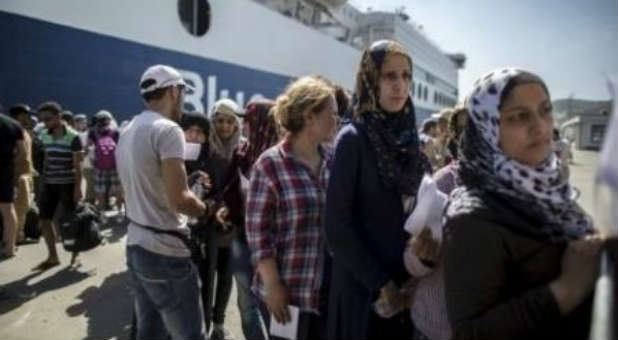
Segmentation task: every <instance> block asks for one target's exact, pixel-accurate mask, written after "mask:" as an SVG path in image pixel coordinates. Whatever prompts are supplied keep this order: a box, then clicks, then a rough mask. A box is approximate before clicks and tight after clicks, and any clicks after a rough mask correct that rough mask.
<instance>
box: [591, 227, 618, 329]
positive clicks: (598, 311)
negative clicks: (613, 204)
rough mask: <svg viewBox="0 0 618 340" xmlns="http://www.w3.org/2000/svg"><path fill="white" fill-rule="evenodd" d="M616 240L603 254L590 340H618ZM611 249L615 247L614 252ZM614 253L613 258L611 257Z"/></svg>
mask: <svg viewBox="0 0 618 340" xmlns="http://www.w3.org/2000/svg"><path fill="white" fill-rule="evenodd" d="M617 246H618V242H617V241H616V240H615V239H614V240H611V241H609V242H608V243H607V245H606V247H605V249H603V252H602V254H601V271H600V276H599V279H598V280H597V283H596V287H595V293H594V306H593V310H592V322H591V327H590V339H595V340H596V339H598V340H609V339H616V335H617V334H616V247H617ZM611 247H614V249H613V250H612V249H611ZM612 251H613V256H612V255H611V254H612Z"/></svg>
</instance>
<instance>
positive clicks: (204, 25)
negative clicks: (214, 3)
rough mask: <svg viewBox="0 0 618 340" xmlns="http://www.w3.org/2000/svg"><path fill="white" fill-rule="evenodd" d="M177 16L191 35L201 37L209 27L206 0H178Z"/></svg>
mask: <svg viewBox="0 0 618 340" xmlns="http://www.w3.org/2000/svg"><path fill="white" fill-rule="evenodd" d="M178 16H179V17H180V22H181V23H182V26H184V28H185V29H186V30H187V32H189V33H190V34H191V35H194V36H196V37H201V36H203V35H204V34H206V32H208V29H209V28H210V4H209V3H208V1H207V0H178Z"/></svg>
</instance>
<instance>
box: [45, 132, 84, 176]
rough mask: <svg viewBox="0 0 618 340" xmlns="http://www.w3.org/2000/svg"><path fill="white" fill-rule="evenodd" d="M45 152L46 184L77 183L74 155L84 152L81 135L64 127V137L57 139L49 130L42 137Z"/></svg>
mask: <svg viewBox="0 0 618 340" xmlns="http://www.w3.org/2000/svg"><path fill="white" fill-rule="evenodd" d="M40 139H41V141H42V142H43V149H44V150H45V163H44V165H43V177H44V182H45V183H46V184H71V183H75V166H74V165H73V154H74V153H75V152H80V151H82V142H81V140H80V138H79V133H78V132H77V131H75V130H73V129H72V128H70V127H69V126H66V125H65V126H64V135H63V136H61V137H60V138H58V139H55V138H54V137H53V135H52V133H50V132H49V131H48V130H47V129H45V130H43V132H42V133H41V137H40Z"/></svg>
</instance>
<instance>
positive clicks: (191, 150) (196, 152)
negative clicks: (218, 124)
mask: <svg viewBox="0 0 618 340" xmlns="http://www.w3.org/2000/svg"><path fill="white" fill-rule="evenodd" d="M201 150H202V144H197V143H186V144H185V161H194V160H196V159H197V158H198V157H199V156H200V151H201Z"/></svg>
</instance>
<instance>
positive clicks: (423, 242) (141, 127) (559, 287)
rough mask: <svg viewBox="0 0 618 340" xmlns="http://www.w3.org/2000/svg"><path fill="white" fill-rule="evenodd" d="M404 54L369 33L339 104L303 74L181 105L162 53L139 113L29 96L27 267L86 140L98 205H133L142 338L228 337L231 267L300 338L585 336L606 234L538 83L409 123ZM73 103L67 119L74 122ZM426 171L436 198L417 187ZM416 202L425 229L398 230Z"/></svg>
mask: <svg viewBox="0 0 618 340" xmlns="http://www.w3.org/2000/svg"><path fill="white" fill-rule="evenodd" d="M413 70H414V61H413V59H412V57H411V55H410V53H409V52H408V51H406V50H405V49H404V48H403V47H402V45H400V44H399V43H397V42H395V41H390V40H381V41H377V42H374V43H373V44H371V46H369V47H368V48H367V49H366V50H365V51H364V52H363V54H362V57H361V61H360V64H359V66H358V72H357V76H356V82H355V84H356V86H355V89H354V97H353V98H354V100H353V101H352V103H351V104H350V98H349V95H348V94H347V93H346V92H345V90H343V89H342V88H341V87H340V86H338V85H336V84H333V83H332V82H331V81H329V80H328V79H326V78H324V77H322V76H317V75H308V76H303V77H299V78H298V79H295V80H294V81H292V82H291V83H290V84H289V86H288V87H287V88H286V89H285V90H284V91H283V92H282V93H281V94H280V95H279V96H278V97H277V98H274V99H272V100H269V99H260V100H255V101H252V102H250V103H248V104H247V106H246V108H241V107H239V106H238V104H237V103H235V102H234V101H233V100H231V99H221V100H219V101H217V102H216V103H214V105H213V108H212V111H211V112H209V113H203V112H190V113H184V112H183V100H184V93H185V91H186V90H187V89H188V88H189V86H190V85H189V84H187V83H186V82H185V81H184V80H183V78H182V76H181V75H180V73H179V72H178V71H177V70H175V69H174V68H173V67H170V66H165V65H155V66H152V67H150V68H148V69H147V70H146V71H145V72H144V74H143V75H142V77H141V79H140V81H139V89H140V93H141V97H142V99H143V101H144V103H145V107H146V108H145V110H144V111H143V112H142V113H140V114H138V115H137V116H135V117H134V118H133V119H132V120H131V121H130V122H129V123H127V124H126V126H124V127H123V128H122V129H121V130H120V131H118V130H115V129H112V128H111V126H110V124H111V122H112V120H113V118H112V117H111V115H110V114H109V113H108V112H106V111H102V112H99V113H98V114H97V115H96V116H95V118H96V121H97V124H96V126H95V127H94V128H92V129H91V130H90V132H87V139H86V142H85V143H84V142H83V141H81V140H80V132H78V131H76V130H75V129H74V128H72V127H70V126H69V125H68V123H66V122H65V120H66V119H68V116H67V118H65V120H63V118H62V117H63V110H62V108H61V107H60V106H59V105H58V104H55V103H53V102H48V103H44V104H42V105H41V106H39V108H38V112H39V118H40V119H41V121H42V122H43V123H44V124H45V129H43V130H42V131H41V134H40V137H38V139H39V140H40V141H41V144H42V149H43V153H44V156H45V160H44V162H43V166H42V170H41V171H42V181H40V182H41V184H40V186H41V197H40V198H39V202H40V205H41V227H42V228H41V229H42V231H43V235H44V236H45V240H46V244H47V245H48V249H49V257H48V259H47V260H45V261H44V262H43V263H41V265H40V267H42V268H43V267H44V268H47V267H50V266H53V265H57V264H58V256H57V253H56V250H55V233H54V228H53V226H52V219H53V217H54V214H55V210H56V206H57V205H58V204H62V205H64V206H66V208H67V209H69V210H70V209H74V207H75V204H76V203H77V202H79V201H80V200H81V199H82V190H81V181H82V178H83V177H84V176H83V174H82V170H81V169H82V158H83V156H82V155H83V150H84V148H87V147H91V148H92V147H94V148H95V149H96V151H95V155H96V157H95V159H94V162H93V163H92V167H93V168H94V175H93V177H94V192H95V193H96V200H97V202H99V208H100V209H106V208H107V206H106V205H107V203H108V201H109V197H108V196H109V195H112V196H116V197H118V199H117V201H116V202H119V203H124V204H125V205H126V218H127V219H128V223H129V224H128V236H127V267H128V269H129V273H130V277H131V285H132V288H133V290H134V293H135V294H134V297H135V310H134V313H135V325H134V326H135V329H136V338H137V339H151V338H170V337H171V338H173V339H189V338H190V339H205V338H208V337H210V338H213V339H229V338H232V337H233V336H234V335H232V334H231V333H230V332H229V330H228V329H227V328H226V327H225V320H226V318H225V310H226V308H227V305H228V301H229V298H230V293H231V290H232V286H233V285H232V283H233V281H234V280H235V282H236V289H237V292H238V294H237V296H238V309H239V311H240V316H241V323H242V330H243V335H244V337H245V338H247V339H267V338H268V339H277V338H279V337H280V335H279V334H278V333H276V332H275V333H273V332H272V329H273V328H272V327H270V326H271V325H272V324H274V323H277V324H287V323H290V322H294V324H295V325H296V326H297V328H296V337H295V338H296V339H373V338H389V339H463V338H480V339H484V338H505V339H506V338H521V337H536V338H538V337H550V336H560V335H563V336H565V337H571V338H585V337H587V335H588V329H589V325H590V313H591V298H592V293H593V286H594V282H595V279H596V277H597V271H598V259H599V253H600V250H601V248H602V246H603V244H604V242H605V239H604V237H603V236H602V235H600V234H599V233H598V232H597V231H596V229H595V227H594V223H593V221H592V219H591V218H590V216H588V215H587V214H586V212H584V211H583V209H582V208H581V207H580V206H579V205H578V204H577V202H576V201H575V200H574V199H573V196H572V194H571V193H572V187H571V185H570V183H569V180H568V166H566V167H565V166H564V158H562V159H561V158H559V157H558V156H557V154H556V153H555V152H553V150H554V144H553V142H552V140H553V125H554V121H553V116H552V107H551V105H552V104H551V98H550V93H549V89H548V88H547V86H546V85H545V83H544V81H543V80H542V79H541V78H540V77H538V76H537V75H535V74H533V73H531V72H529V71H525V70H521V69H517V68H503V69H498V70H494V71H492V72H490V73H488V74H487V75H484V76H483V77H482V78H480V79H479V80H478V81H477V82H476V83H475V84H474V89H473V90H472V92H471V93H470V94H468V95H467V96H466V100H465V103H463V104H462V105H459V106H457V107H453V108H448V109H445V110H442V111H441V112H439V113H437V114H436V115H435V116H432V117H431V118H430V119H428V120H426V121H424V122H422V124H421V129H420V130H418V125H417V121H416V115H415V109H414V101H413V97H411V96H410V87H411V81H412V73H413ZM17 117H18V118H19V116H17ZM84 118H85V117H77V116H76V117H74V118H73V120H74V122H73V124H74V125H75V126H76V128H77V129H78V130H79V131H82V132H81V133H84V132H83V131H85V129H84V126H83V125H82V124H83V123H82V122H84V120H85V119H84ZM1 122H2V125H1V127H2V129H5V130H6V131H10V132H7V133H4V132H3V133H1V134H0V136H1V137H2V138H9V139H11V143H2V147H3V148H10V150H15V151H12V153H11V152H8V151H7V150H9V149H7V150H4V149H3V151H2V154H0V155H1V157H2V160H3V162H4V160H5V159H7V160H9V159H10V163H7V164H10V167H11V169H10V170H7V169H6V168H5V167H3V168H2V171H3V172H2V173H3V174H5V173H6V174H9V173H11V174H12V175H11V176H13V177H11V178H12V182H11V185H10V186H9V185H4V184H3V185H4V186H3V189H2V197H1V198H2V204H1V205H0V207H2V215H3V220H4V224H5V236H4V240H5V250H4V251H5V256H13V255H14V249H13V248H12V246H11V244H12V243H13V242H14V240H13V239H14V237H15V236H13V235H17V234H16V230H18V229H19V228H18V225H19V223H18V222H17V220H18V218H17V216H18V215H20V214H19V213H15V209H14V206H13V204H12V202H13V196H14V192H13V189H12V188H15V187H17V188H18V190H17V191H19V192H28V189H27V187H28V185H29V184H28V183H29V181H30V179H29V177H28V176H31V175H30V174H31V173H32V171H34V170H29V167H30V164H31V163H32V157H31V156H30V153H32V154H33V155H34V154H35V153H36V152H35V151H32V152H30V150H31V149H34V148H33V147H31V146H30V145H34V143H31V142H30V141H28V138H27V137H25V136H27V134H24V133H23V132H22V130H23V129H24V128H25V127H23V124H22V127H20V126H19V125H18V124H17V123H14V122H13V121H12V120H10V119H8V118H4V117H2V121H1ZM2 131H4V130H2ZM30 134H32V133H30ZM110 154H112V155H115V157H110ZM7 162H8V161H7ZM35 163H36V162H35ZM3 164H4V163H3ZM13 168H14V169H15V170H14V171H13V170H12V169H13ZM35 168H36V166H35ZM116 169H117V172H116ZM3 178H4V177H3ZM18 178H24V179H23V181H24V183H23V184H20V183H21V180H19V179H18ZM424 178H425V179H424ZM426 182H427V183H434V184H435V188H437V191H439V192H440V195H442V196H440V197H444V200H443V202H444V204H437V203H436V204H433V205H429V206H427V205H421V204H419V201H421V200H423V199H425V198H426V197H423V196H421V193H426V192H427V191H424V190H421V186H422V185H424V183H426ZM13 183H15V184H16V185H13ZM22 187H23V188H22ZM436 194H437V193H436ZM22 195H24V194H23V193H22ZM25 195H28V194H27V193H26V194H25ZM423 195H425V194H423ZM18 196H19V195H18ZM421 206H423V208H422V209H426V210H427V211H426V212H425V211H422V212H420V213H419V211H418V209H421V208H420V207H421ZM423 213H425V214H424V215H435V216H439V218H438V219H437V221H438V222H435V221H434V222H432V224H435V223H437V226H434V227H435V228H434V227H432V228H430V227H429V224H430V223H429V222H426V223H427V225H424V224H423V223H425V222H422V221H421V226H420V228H419V229H416V230H415V231H413V232H411V231H410V230H408V229H406V228H404V225H406V224H407V223H408V220H409V219H410V217H411V215H413V214H415V215H417V216H418V215H423ZM436 230H438V231H437V232H436ZM438 234H439V235H440V236H439V237H438V236H437V235H438ZM7 244H8V245H7ZM73 257H74V259H73V261H75V259H76V258H77V254H74V256H73ZM292 307H293V308H297V309H298V314H297V315H295V313H293V312H292V309H291V308H292Z"/></svg>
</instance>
